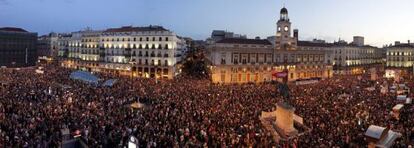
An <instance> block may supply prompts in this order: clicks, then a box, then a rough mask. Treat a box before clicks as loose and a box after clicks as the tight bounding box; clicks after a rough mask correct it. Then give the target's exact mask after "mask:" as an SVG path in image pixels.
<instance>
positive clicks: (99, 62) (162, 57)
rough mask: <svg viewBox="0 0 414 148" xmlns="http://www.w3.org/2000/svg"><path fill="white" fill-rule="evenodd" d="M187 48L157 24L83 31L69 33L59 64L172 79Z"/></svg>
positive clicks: (180, 39)
mask: <svg viewBox="0 0 414 148" xmlns="http://www.w3.org/2000/svg"><path fill="white" fill-rule="evenodd" d="M186 50H187V45H186V44H185V40H183V39H182V38H181V37H179V36H177V35H176V34H175V33H173V32H172V31H169V30H167V29H164V28H163V27H160V26H149V27H131V26H126V27H121V28H110V29H106V30H103V31H93V30H86V31H80V32H74V33H72V35H71V37H70V39H69V41H68V51H67V54H66V55H67V60H64V61H63V62H62V66H65V67H69V68H75V69H82V70H87V71H95V72H110V73H116V74H120V75H129V76H137V77H147V78H149V77H156V78H168V79H171V78H173V77H174V76H175V75H176V74H178V73H179V72H180V70H179V69H178V68H177V63H178V62H180V61H181V60H182V58H183V56H184V54H185V52H186ZM61 55H65V51H62V52H61Z"/></svg>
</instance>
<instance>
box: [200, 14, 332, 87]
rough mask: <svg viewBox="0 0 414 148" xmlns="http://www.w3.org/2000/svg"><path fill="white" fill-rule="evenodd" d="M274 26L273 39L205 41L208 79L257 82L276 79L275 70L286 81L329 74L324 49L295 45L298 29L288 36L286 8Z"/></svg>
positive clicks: (288, 22) (220, 81)
mask: <svg viewBox="0 0 414 148" xmlns="http://www.w3.org/2000/svg"><path fill="white" fill-rule="evenodd" d="M276 30H277V31H276V36H275V37H274V41H272V40H271V39H267V40H261V39H234V38H233V39H223V40H220V41H217V42H216V43H213V44H211V45H209V47H208V49H207V51H208V52H207V54H208V58H209V59H210V61H211V62H212V66H211V71H212V81H213V82H214V83H248V82H255V83H260V82H267V81H271V80H280V79H278V78H275V77H274V75H275V74H277V73H285V75H286V77H287V80H288V81H296V80H301V79H311V78H329V77H332V75H333V71H332V65H331V64H329V62H330V61H329V60H328V59H327V52H326V51H323V50H301V49H300V48H298V45H297V43H298V30H295V31H294V33H293V36H292V29H291V22H290V20H289V17H288V12H287V9H286V8H282V10H281V11H280V19H279V21H278V22H277V28H276ZM272 42H273V43H272Z"/></svg>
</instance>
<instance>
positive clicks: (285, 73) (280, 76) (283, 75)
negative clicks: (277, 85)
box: [272, 72, 288, 78]
mask: <svg viewBox="0 0 414 148" xmlns="http://www.w3.org/2000/svg"><path fill="white" fill-rule="evenodd" d="M287 75H288V73H287V72H275V73H273V74H272V76H273V77H276V78H286V77H287Z"/></svg>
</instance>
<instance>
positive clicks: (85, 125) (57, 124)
mask: <svg viewBox="0 0 414 148" xmlns="http://www.w3.org/2000/svg"><path fill="white" fill-rule="evenodd" d="M0 72H1V73H0V83H1V86H0V130H1V131H0V147H1V146H2V147H58V146H59V145H60V143H61V141H62V138H63V137H62V132H61V129H64V128H68V129H69V130H70V133H71V134H74V133H78V132H79V134H80V135H81V137H82V139H83V140H84V141H85V143H86V144H87V145H89V146H90V147H123V146H126V145H127V142H128V140H129V137H130V136H135V137H137V139H138V142H139V145H140V147H225V146H228V147H271V146H275V147H279V146H280V147H312V146H319V147H361V146H364V145H367V143H366V140H365V139H364V136H363V134H364V132H365V130H366V129H367V127H368V126H369V125H371V124H375V125H379V126H384V127H391V129H392V130H394V131H397V132H400V133H401V134H402V137H401V138H399V139H398V140H397V142H396V145H395V146H396V147H407V146H408V145H412V144H413V142H414V141H413V140H414V125H413V120H414V117H413V114H412V113H413V109H412V108H411V106H408V107H406V111H405V112H404V113H403V114H402V117H401V120H395V119H393V118H391V117H390V115H389V114H390V110H391V108H392V107H393V106H394V105H395V104H396V103H397V102H396V100H395V94H381V93H380V91H379V89H380V86H381V85H383V84H385V83H388V84H391V83H392V81H390V80H386V79H380V80H378V81H370V80H369V79H368V77H367V76H361V77H360V78H359V79H358V78H357V77H355V76H343V77H337V78H334V79H329V80H323V81H321V82H319V83H317V84H311V85H302V86H295V85H290V91H291V92H290V93H291V94H290V95H291V99H292V104H293V106H295V107H296V114H298V115H300V116H302V117H303V118H304V124H305V125H306V126H308V127H309V128H310V129H311V131H310V132H309V133H307V134H305V135H303V136H300V137H298V138H295V139H292V140H290V141H286V142H280V143H276V142H275V141H273V139H272V136H271V135H270V134H269V133H268V132H267V131H265V130H264V128H263V127H262V125H261V123H260V120H259V116H260V114H261V112H262V111H272V110H274V109H275V106H276V103H277V102H279V101H281V100H282V99H281V98H282V97H281V96H280V95H279V93H278V90H277V87H276V85H275V84H273V83H266V84H243V85H217V84H211V82H210V81H208V80H194V79H186V78H184V77H178V78H177V79H174V80H158V81H155V80H154V79H141V78H129V77H116V79H118V81H117V82H116V84H115V85H114V86H113V87H100V86H93V85H88V84H85V83H82V82H80V81H74V80H71V79H69V74H70V72H71V71H70V70H67V69H62V68H58V67H53V66H51V65H49V66H46V67H45V74H36V73H34V70H33V69H21V70H18V71H17V70H10V69H8V70H4V69H3V70H1V71H0ZM97 75H98V76H99V77H100V78H102V79H109V78H112V76H111V75H102V74H97ZM405 81H406V82H407V85H408V86H409V87H410V88H413V87H414V83H413V82H414V81H413V80H412V79H410V78H406V80H405ZM367 87H375V88H376V89H375V90H373V91H370V90H366V89H365V88H367ZM344 94H346V95H344ZM343 96H344V97H343ZM137 101H139V102H141V103H143V104H145V105H144V107H143V108H142V109H132V108H131V107H130V104H131V103H134V102H137Z"/></svg>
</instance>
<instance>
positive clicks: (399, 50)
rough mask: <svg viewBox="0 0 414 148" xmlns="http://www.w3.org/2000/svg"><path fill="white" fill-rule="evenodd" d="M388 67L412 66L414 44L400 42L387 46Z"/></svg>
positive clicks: (413, 61)
mask: <svg viewBox="0 0 414 148" xmlns="http://www.w3.org/2000/svg"><path fill="white" fill-rule="evenodd" d="M386 52H387V54H386V55H387V67H390V68H412V67H413V63H414V46H413V45H410V44H398V45H394V46H390V47H387V49H386Z"/></svg>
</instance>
